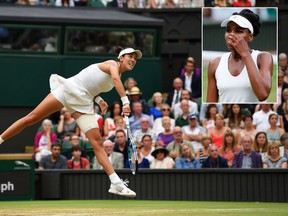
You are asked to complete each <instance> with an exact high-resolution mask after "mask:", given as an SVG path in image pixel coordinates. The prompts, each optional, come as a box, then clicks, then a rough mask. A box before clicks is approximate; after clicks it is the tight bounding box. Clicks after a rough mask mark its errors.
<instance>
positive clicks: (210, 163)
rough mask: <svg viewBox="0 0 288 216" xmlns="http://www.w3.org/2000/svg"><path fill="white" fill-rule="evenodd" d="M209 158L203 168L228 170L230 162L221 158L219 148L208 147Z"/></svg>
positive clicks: (211, 145) (212, 145)
mask: <svg viewBox="0 0 288 216" xmlns="http://www.w3.org/2000/svg"><path fill="white" fill-rule="evenodd" d="M208 153H209V156H208V157H207V158H206V159H205V160H204V161H203V163H202V168H228V167H229V166H228V161H227V160H226V159H225V158H223V157H221V156H219V151H218V146H217V145H215V144H210V145H209V147H208Z"/></svg>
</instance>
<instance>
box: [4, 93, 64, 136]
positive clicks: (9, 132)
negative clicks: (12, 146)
mask: <svg viewBox="0 0 288 216" xmlns="http://www.w3.org/2000/svg"><path fill="white" fill-rule="evenodd" d="M62 107H63V105H62V104H61V103H60V102H59V101H58V100H57V99H56V98H55V97H54V96H53V95H52V94H51V93H50V94H48V95H47V97H46V98H44V100H43V101H42V102H41V103H40V104H39V105H38V106H37V107H36V108H35V109H34V110H33V111H32V112H30V113H29V114H28V115H26V116H24V117H23V118H21V119H19V120H17V121H16V122H14V123H13V124H12V125H11V126H10V127H9V128H7V129H6V130H5V131H4V132H3V133H2V134H1V137H2V139H3V140H7V139H10V138H11V137H13V136H15V135H17V134H18V133H20V132H21V131H22V130H23V129H25V128H26V127H29V126H31V125H33V124H35V123H37V122H39V121H40V120H41V119H43V118H45V117H46V116H48V115H50V114H52V113H54V112H56V111H58V110H60V109H61V108H62Z"/></svg>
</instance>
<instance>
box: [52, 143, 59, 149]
mask: <svg viewBox="0 0 288 216" xmlns="http://www.w3.org/2000/svg"><path fill="white" fill-rule="evenodd" d="M55 146H59V147H60V149H61V143H60V142H54V143H52V145H51V149H53V148H54V147H55Z"/></svg>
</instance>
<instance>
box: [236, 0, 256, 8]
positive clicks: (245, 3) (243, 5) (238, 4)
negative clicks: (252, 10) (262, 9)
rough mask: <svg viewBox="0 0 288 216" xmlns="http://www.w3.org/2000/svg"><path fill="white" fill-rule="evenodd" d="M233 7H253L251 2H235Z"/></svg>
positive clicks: (240, 0)
mask: <svg viewBox="0 0 288 216" xmlns="http://www.w3.org/2000/svg"><path fill="white" fill-rule="evenodd" d="M233 7H252V3H251V1H250V0H235V1H234V3H233Z"/></svg>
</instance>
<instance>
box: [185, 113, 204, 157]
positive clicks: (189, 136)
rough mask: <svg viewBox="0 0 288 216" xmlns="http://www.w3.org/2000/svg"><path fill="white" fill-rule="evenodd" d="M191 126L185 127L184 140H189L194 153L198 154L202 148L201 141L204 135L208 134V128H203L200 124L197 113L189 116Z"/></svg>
mask: <svg viewBox="0 0 288 216" xmlns="http://www.w3.org/2000/svg"><path fill="white" fill-rule="evenodd" d="M188 122H189V125H186V126H183V127H182V130H183V133H184V134H183V139H184V140H188V141H190V142H191V143H192V145H193V148H194V151H195V152H197V151H198V149H200V148H201V147H202V145H201V139H202V135H203V134H206V133H207V130H206V128H204V127H201V126H200V125H199V122H198V117H197V114H196V113H191V114H189V116H188Z"/></svg>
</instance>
